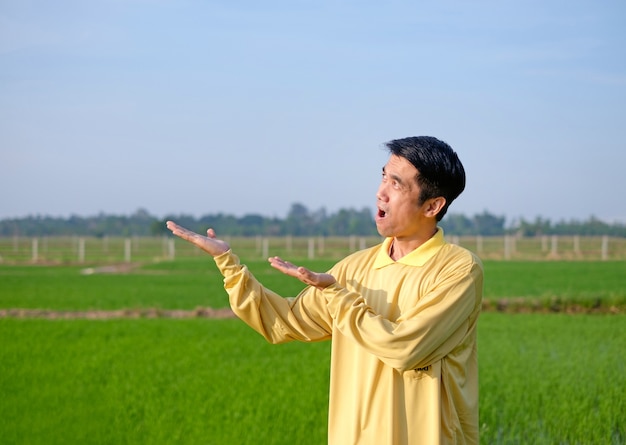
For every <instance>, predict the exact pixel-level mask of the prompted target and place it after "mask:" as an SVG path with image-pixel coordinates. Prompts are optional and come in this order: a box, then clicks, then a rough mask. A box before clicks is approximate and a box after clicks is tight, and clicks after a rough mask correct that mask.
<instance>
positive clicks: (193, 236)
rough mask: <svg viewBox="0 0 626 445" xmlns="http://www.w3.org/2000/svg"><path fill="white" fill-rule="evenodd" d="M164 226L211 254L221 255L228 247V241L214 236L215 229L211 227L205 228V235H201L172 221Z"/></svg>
mask: <svg viewBox="0 0 626 445" xmlns="http://www.w3.org/2000/svg"><path fill="white" fill-rule="evenodd" d="M166 226H167V228H168V229H170V230H171V231H172V233H173V234H174V235H176V236H177V237H179V238H182V239H184V240H185V241H189V242H190V243H191V244H193V245H195V246H197V247H199V248H200V249H202V250H204V251H205V252H206V253H208V254H209V255H211V256H218V255H221V254H222V253H224V252H226V251H228V250H229V249H230V246H229V245H228V243H226V242H225V241H222V240H220V239H217V238H216V236H215V231H214V230H213V229H209V230H207V232H206V236H203V235H200V234H199V233H195V232H192V231H191V230H189V229H185V228H184V227H183V226H179V225H178V224H176V223H175V222H173V221H168V222H167V223H166Z"/></svg>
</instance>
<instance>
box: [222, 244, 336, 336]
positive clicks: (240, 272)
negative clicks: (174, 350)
mask: <svg viewBox="0 0 626 445" xmlns="http://www.w3.org/2000/svg"><path fill="white" fill-rule="evenodd" d="M215 262H216V264H217V266H218V268H219V269H220V271H221V272H222V274H223V275H224V288H225V289H226V291H227V292H228V295H229V301H230V305H231V308H232V309H233V312H235V314H236V315H237V316H238V317H239V318H240V319H242V320H243V321H244V322H245V323H247V324H248V325H249V326H250V327H252V328H253V329H254V330H256V331H257V332H259V333H260V334H261V335H262V336H263V337H264V338H265V339H266V340H267V341H268V342H271V343H284V342H288V341H292V340H300V341H317V340H323V339H326V338H330V332H331V329H330V321H331V320H330V316H329V315H328V313H327V311H326V307H325V300H324V299H323V298H321V297H319V296H317V298H316V296H315V295H314V293H315V292H316V291H315V289H313V288H307V289H305V290H304V291H303V292H302V293H301V294H300V295H299V296H298V297H296V298H283V297H282V296H280V295H278V294H277V293H275V292H273V291H272V290H270V289H267V288H265V287H264V286H263V285H262V284H261V283H260V282H259V281H258V280H257V279H256V278H255V277H254V276H253V275H252V273H251V272H250V271H249V270H248V268H247V267H246V266H245V265H242V264H240V262H239V258H238V257H237V256H236V255H234V254H233V253H232V252H230V251H229V252H226V253H224V254H223V255H219V256H217V257H215ZM304 300H306V304H303V301H304ZM316 302H318V303H316Z"/></svg>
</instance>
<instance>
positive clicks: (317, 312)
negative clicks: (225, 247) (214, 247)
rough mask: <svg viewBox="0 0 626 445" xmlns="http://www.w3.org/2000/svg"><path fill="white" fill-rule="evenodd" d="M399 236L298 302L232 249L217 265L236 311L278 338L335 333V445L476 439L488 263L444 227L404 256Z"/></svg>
mask: <svg viewBox="0 0 626 445" xmlns="http://www.w3.org/2000/svg"><path fill="white" fill-rule="evenodd" d="M391 241H392V240H391V239H390V238H389V239H386V240H384V241H383V243H381V244H379V245H378V246H375V247H372V248H369V249H366V250H362V251H360V252H357V253H354V254H352V255H350V256H348V257H346V258H345V259H343V260H342V261H340V262H339V263H337V264H336V265H335V266H334V267H333V268H332V269H331V270H330V273H331V274H332V275H333V276H334V277H335V278H336V280H337V282H336V283H335V284H334V285H332V286H329V287H327V288H326V289H324V290H323V291H321V290H318V289H315V288H313V287H307V288H306V289H304V290H303V291H302V292H301V293H300V294H299V295H298V296H297V297H294V298H283V297H281V296H279V295H277V294H276V293H274V292H273V291H271V290H269V289H266V288H264V287H263V286H262V285H261V284H260V283H259V282H258V281H257V280H256V279H255V278H254V276H253V275H252V274H251V273H250V271H249V270H248V269H247V267H246V266H245V265H242V264H240V263H239V259H238V258H237V256H236V255H234V254H233V253H232V252H231V251H229V252H226V253H224V254H222V255H220V256H218V257H215V261H216V264H217V266H218V268H219V269H220V271H221V272H222V274H223V275H224V286H225V289H226V291H227V292H228V294H229V299H230V305H231V307H232V309H233V311H234V312H235V314H236V315H237V316H238V317H239V318H241V319H242V320H243V321H245V322H246V323H247V324H248V325H250V326H251V327H252V328H253V329H255V330H256V331H258V332H259V333H260V334H261V335H263V336H264V337H265V338H266V339H267V340H268V341H269V342H272V343H283V342H287V341H292V340H299V341H320V340H327V339H332V347H331V351H332V352H331V371H330V395H329V420H328V443H329V444H330V445H350V444H355V445H356V444H359V445H368V444H371V445H405V444H411V445H415V444H476V443H478V361H477V350H476V324H477V320H478V315H479V313H480V307H481V300H482V286H483V270H482V264H481V263H480V261H479V259H478V258H477V257H476V256H474V255H473V254H472V253H471V252H469V251H467V250H465V249H463V248H461V247H459V246H456V245H452V244H448V243H446V242H445V240H444V237H443V231H442V230H441V229H439V230H438V231H437V233H436V234H435V236H433V237H432V238H431V239H430V240H429V241H427V242H426V243H424V244H423V245H421V246H420V247H419V248H417V249H416V250H414V251H413V252H411V253H410V254H408V255H406V256H405V257H403V258H401V259H400V260H398V261H394V260H392V259H391V258H390V257H389V254H388V252H389V247H390V244H391Z"/></svg>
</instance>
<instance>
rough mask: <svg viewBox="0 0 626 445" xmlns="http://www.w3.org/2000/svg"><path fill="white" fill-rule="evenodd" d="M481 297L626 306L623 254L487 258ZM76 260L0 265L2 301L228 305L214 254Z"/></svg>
mask: <svg viewBox="0 0 626 445" xmlns="http://www.w3.org/2000/svg"><path fill="white" fill-rule="evenodd" d="M246 264H247V265H248V266H249V267H250V270H251V271H252V273H253V274H254V275H255V276H256V277H257V278H258V279H259V280H260V281H261V282H263V283H264V284H265V285H266V286H267V287H269V288H271V289H274V290H276V291H278V292H279V293H281V294H282V295H285V296H291V295H295V294H297V293H298V292H299V291H300V290H301V289H302V287H303V286H302V285H301V283H300V282H299V281H297V280H295V279H289V278H285V277H284V276H282V274H280V273H279V272H277V271H275V270H274V269H272V268H271V267H269V265H268V263H267V261H260V260H252V261H247V262H246ZM302 264H304V265H306V266H308V267H310V268H312V269H314V270H320V271H322V270H327V269H328V268H330V267H331V266H332V264H333V262H332V261H329V260H313V261H311V260H307V261H303V262H302ZM484 267H485V298H486V299H487V300H498V299H502V298H514V297H520V298H525V299H529V300H539V301H543V302H544V304H545V305H548V304H551V302H553V301H554V300H559V301H569V302H572V303H578V304H582V305H583V306H594V305H598V304H601V305H603V306H606V307H609V306H618V307H621V308H626V262H618V261H606V262H590V261H585V262H582V261H581V262H572V261H570V262H564V261H561V262H519V261H515V262H509V261H486V262H485V263H484ZM83 269H84V268H80V267H75V266H59V267H42V266H6V265H0V308H27V309H56V310H86V309H106V310H111V309H124V308H148V307H150V308H159V309H194V308H196V307H199V306H201V307H206V306H210V307H215V308H219V307H226V306H227V305H228V301H227V298H226V295H225V292H224V289H223V287H222V278H221V275H220V274H219V272H218V271H217V268H216V267H215V264H214V263H213V261H212V259H210V258H208V257H206V256H200V257H198V258H195V259H185V260H177V261H173V262H161V263H154V264H149V265H146V266H144V267H142V268H139V269H135V270H133V271H132V272H131V273H128V274H93V275H82V274H81V271H82V270H83Z"/></svg>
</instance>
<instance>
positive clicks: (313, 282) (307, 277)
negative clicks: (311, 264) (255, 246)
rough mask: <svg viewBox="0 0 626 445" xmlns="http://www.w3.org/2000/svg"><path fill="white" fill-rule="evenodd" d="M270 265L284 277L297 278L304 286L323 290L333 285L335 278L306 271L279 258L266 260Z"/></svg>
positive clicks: (304, 268) (326, 274)
mask: <svg viewBox="0 0 626 445" xmlns="http://www.w3.org/2000/svg"><path fill="white" fill-rule="evenodd" d="M268 261H269V262H270V265H271V266H272V267H273V268H274V269H277V270H279V271H281V272H282V273H284V274H285V275H289V276H291V277H294V278H297V279H298V280H300V281H302V282H303V283H304V284H308V285H309V286H314V287H317V288H318V289H324V288H325V287H328V286H330V285H331V284H334V283H335V281H336V280H335V277H333V276H332V275H331V274H328V273H318V272H313V271H310V270H309V269H307V268H306V267H302V266H296V265H295V264H292V263H290V262H289V261H285V260H283V259H282V258H280V257H277V256H274V257H271V258H269V259H268Z"/></svg>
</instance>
